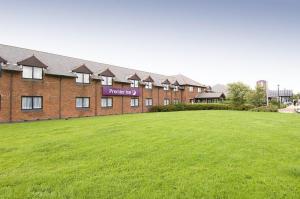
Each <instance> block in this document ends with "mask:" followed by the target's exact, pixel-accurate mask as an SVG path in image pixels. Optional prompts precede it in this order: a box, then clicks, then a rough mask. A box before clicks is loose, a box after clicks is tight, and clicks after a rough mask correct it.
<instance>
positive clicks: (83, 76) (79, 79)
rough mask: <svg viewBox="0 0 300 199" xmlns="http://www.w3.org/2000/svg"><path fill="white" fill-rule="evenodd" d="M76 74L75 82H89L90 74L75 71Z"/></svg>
mask: <svg viewBox="0 0 300 199" xmlns="http://www.w3.org/2000/svg"><path fill="white" fill-rule="evenodd" d="M75 74H76V75H77V78H76V83H81V84H89V83H90V74H85V73H75Z"/></svg>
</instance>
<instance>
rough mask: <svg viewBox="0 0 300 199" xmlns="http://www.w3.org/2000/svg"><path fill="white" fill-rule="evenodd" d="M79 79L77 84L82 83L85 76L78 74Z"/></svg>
mask: <svg viewBox="0 0 300 199" xmlns="http://www.w3.org/2000/svg"><path fill="white" fill-rule="evenodd" d="M76 75H77V78H76V82H77V83H82V81H83V74H82V73H76Z"/></svg>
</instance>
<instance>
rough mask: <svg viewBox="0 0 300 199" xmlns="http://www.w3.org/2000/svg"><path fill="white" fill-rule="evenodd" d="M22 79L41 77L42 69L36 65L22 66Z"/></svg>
mask: <svg viewBox="0 0 300 199" xmlns="http://www.w3.org/2000/svg"><path fill="white" fill-rule="evenodd" d="M22 77H23V78H24V79H43V69H42V68H38V67H30V66H23V73H22Z"/></svg>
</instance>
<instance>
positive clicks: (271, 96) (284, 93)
mask: <svg viewBox="0 0 300 199" xmlns="http://www.w3.org/2000/svg"><path fill="white" fill-rule="evenodd" d="M256 86H262V87H263V88H265V90H266V94H267V96H268V100H269V101H271V100H278V101H280V102H281V103H284V102H292V101H293V95H294V94H293V91H292V90H287V89H284V90H269V89H268V82H267V81H266V80H259V81H257V82H256Z"/></svg>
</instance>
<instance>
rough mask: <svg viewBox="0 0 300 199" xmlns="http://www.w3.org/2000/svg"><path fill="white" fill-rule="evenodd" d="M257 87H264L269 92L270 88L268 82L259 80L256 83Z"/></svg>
mask: <svg viewBox="0 0 300 199" xmlns="http://www.w3.org/2000/svg"><path fill="white" fill-rule="evenodd" d="M256 86H261V87H263V88H264V89H265V90H267V88H268V83H267V81H266V80H259V81H257V82H256Z"/></svg>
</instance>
